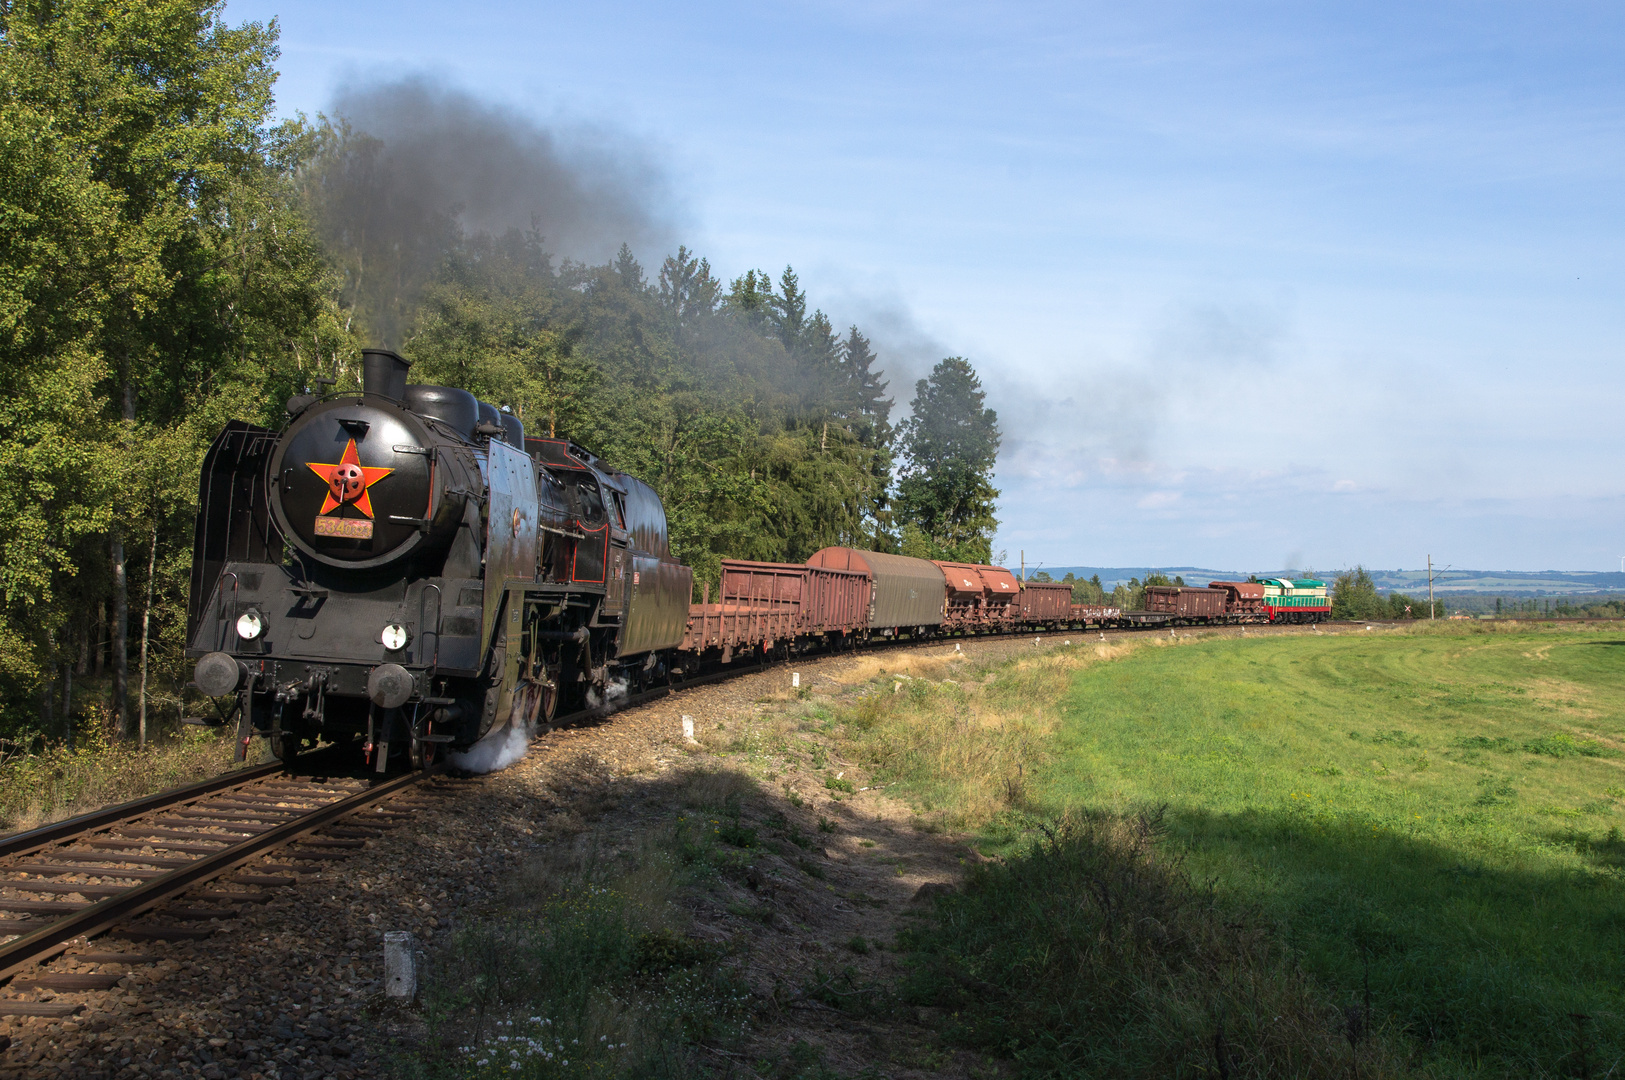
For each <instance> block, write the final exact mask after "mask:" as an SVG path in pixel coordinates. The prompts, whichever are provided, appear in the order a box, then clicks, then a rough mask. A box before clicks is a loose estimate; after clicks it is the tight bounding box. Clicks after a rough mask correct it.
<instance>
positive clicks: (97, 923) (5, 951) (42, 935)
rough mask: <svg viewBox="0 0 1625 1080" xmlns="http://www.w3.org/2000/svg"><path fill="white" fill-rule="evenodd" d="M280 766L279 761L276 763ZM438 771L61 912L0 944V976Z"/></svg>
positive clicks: (407, 777)
mask: <svg viewBox="0 0 1625 1080" xmlns="http://www.w3.org/2000/svg"><path fill="white" fill-rule="evenodd" d="M280 767H281V765H280V763H278V768H280ZM437 774H438V770H435V771H428V770H420V771H415V772H409V773H403V774H402V775H400V776H397V777H394V778H393V779H390V780H385V781H383V782H382V783H379V784H377V785H375V786H373V787H371V788H368V789H367V790H366V791H359V792H357V793H356V794H354V795H351V796H348V797H346V798H343V799H339V800H337V801H336V802H331V803H328V804H326V805H325V806H320V807H317V808H316V809H314V810H312V811H310V812H309V813H306V814H302V815H301V816H299V817H297V818H294V819H293V820H292V821H289V822H286V823H284V824H282V825H278V826H276V827H275V828H274V829H271V830H270V831H268V832H263V833H260V834H259V835H258V836H254V837H250V838H249V839H246V840H243V841H242V842H240V843H236V844H233V845H231V846H230V847H227V848H222V849H221V850H220V851H219V852H218V853H217V854H213V855H205V856H203V857H202V858H200V859H198V860H196V861H195V862H191V863H188V864H187V865H186V866H183V867H179V868H178V869H175V870H172V871H170V872H169V873H167V874H165V875H164V876H162V877H158V878H153V879H151V880H150V881H146V882H143V883H142V884H140V885H137V886H135V887H134V888H131V889H126V890H124V891H123V892H120V893H119V894H118V895H116V896H110V897H108V898H107V899H105V900H100V901H97V902H96V903H94V904H91V905H90V906H89V907H85V908H81V909H80V910H78V911H75V912H71V913H69V914H67V915H64V916H63V917H62V918H60V919H57V920H55V921H54V922H51V923H48V924H47V925H45V926H44V927H42V928H40V929H39V930H36V931H34V933H32V934H29V935H27V936H26V937H21V938H17V939H16V940H14V941H10V942H7V943H6V944H4V945H0V981H3V980H6V979H9V978H11V977H12V976H13V975H16V974H17V973H18V972H19V971H21V970H22V969H24V968H26V967H28V966H29V965H31V964H36V963H39V962H40V961H42V960H46V959H49V958H50V957H52V956H55V955H56V954H57V953H59V952H62V951H63V950H65V949H67V948H68V946H69V945H70V944H71V943H72V942H73V940H74V939H75V938H79V937H89V936H91V935H94V934H99V933H102V932H103V931H105V930H109V929H112V927H113V926H115V925H116V924H118V923H121V922H123V921H124V920H126V919H129V918H132V917H134V916H136V915H140V914H141V913H142V912H144V911H147V910H149V909H150V908H153V907H156V906H157V905H158V904H161V903H162V902H164V901H165V900H167V899H169V898H170V897H172V896H174V895H176V894H177V893H181V892H185V891H186V890H187V889H189V888H191V887H192V886H194V885H201V884H203V883H204V882H207V881H212V880H213V879H215V878H217V877H219V876H220V875H222V874H226V873H230V872H231V871H232V870H235V869H236V868H237V867H239V866H241V865H242V864H243V863H245V862H248V861H250V860H252V859H255V858H258V857H259V856H260V855H263V854H265V853H266V852H267V851H270V850H272V849H273V848H278V847H281V846H282V845H284V844H287V843H290V842H291V841H294V840H297V839H299V837H301V836H303V835H305V834H306V833H309V832H314V831H315V830H317V829H319V828H321V827H322V826H324V825H327V824H330V823H331V822H333V821H336V820H337V819H339V818H341V817H344V816H345V815H347V814H350V813H353V812H355V811H356V810H360V809H362V808H363V807H366V806H369V805H371V804H372V803H375V802H378V801H379V800H381V799H385V798H388V797H389V796H391V795H394V794H395V793H397V792H399V791H402V790H404V789H406V788H409V787H411V786H413V785H414V784H417V783H420V782H422V781H424V780H427V779H428V778H429V777H431V776H434V775H437Z"/></svg>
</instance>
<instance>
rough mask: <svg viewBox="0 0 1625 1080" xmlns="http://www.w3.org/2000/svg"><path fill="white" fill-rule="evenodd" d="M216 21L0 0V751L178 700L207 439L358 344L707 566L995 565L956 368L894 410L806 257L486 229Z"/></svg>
mask: <svg viewBox="0 0 1625 1080" xmlns="http://www.w3.org/2000/svg"><path fill="white" fill-rule="evenodd" d="M223 11H224V5H223V4H218V3H214V4H211V3H204V2H199V0H152V2H149V3H144V4H139V5H118V4H113V3H108V2H100V0H66V2H46V0H0V469H3V471H4V475H5V477H6V479H7V482H6V483H5V484H4V485H0V522H3V523H4V525H3V527H0V581H3V585H4V603H3V605H0V737H4V738H6V739H8V740H11V741H10V743H8V744H7V745H26V744H27V743H28V742H29V741H30V740H37V739H39V738H42V737H49V738H62V737H66V736H71V735H72V734H73V733H74V732H75V731H76V730H78V729H79V728H81V727H86V726H89V727H97V728H98V729H100V730H105V731H107V732H110V733H113V734H115V735H120V736H125V737H131V736H134V735H135V734H136V733H137V732H145V731H146V730H147V727H148V725H149V724H151V725H155V728H154V730H156V729H157V728H158V727H163V726H171V727H172V726H173V725H174V724H175V723H176V722H177V721H178V720H179V718H180V716H181V715H182V713H183V711H184V708H183V706H184V704H185V702H184V695H185V690H184V684H185V682H186V681H187V678H188V677H189V671H188V664H187V663H186V661H185V658H184V655H183V653H184V647H185V643H184V640H183V638H184V632H185V626H184V612H185V606H186V604H185V601H186V595H185V593H186V588H187V578H188V572H189V568H190V562H191V542H192V528H193V514H194V510H195V506H196V501H197V479H198V468H199V464H200V462H201V459H202V455H203V454H204V452H205V451H206V450H207V448H208V446H209V445H210V442H211V441H212V440H213V438H214V437H215V435H216V434H217V433H218V432H219V431H220V429H221V428H222V427H223V426H224V425H225V424H226V423H227V422H228V421H229V420H233V419H239V420H245V421H248V422H251V423H256V424H261V425H265V426H267V427H272V428H276V427H279V426H280V425H281V422H282V418H283V403H284V402H285V401H286V400H287V399H288V398H289V397H290V396H293V395H296V394H301V393H305V392H309V391H316V392H321V391H322V390H323V389H324V388H329V387H330V388H332V389H335V390H340V391H342V390H346V389H354V388H356V387H358V386H359V376H360V371H359V361H360V350H361V349H362V348H363V347H370V346H373V345H385V346H388V347H393V348H397V349H398V350H399V351H400V352H401V353H402V354H403V355H405V356H406V357H407V358H408V359H409V360H411V361H412V363H413V367H412V373H411V381H413V382H423V383H443V384H450V385H456V386H461V387H464V388H466V389H468V390H471V391H473V392H474V393H476V394H477V395H479V396H480V397H481V398H484V399H486V400H488V401H491V402H493V403H495V404H499V405H503V406H507V407H509V408H511V409H512V410H513V412H515V413H516V414H518V415H519V416H520V417H521V418H522V419H523V420H524V422H525V424H526V427H527V429H528V431H529V432H530V433H532V434H536V433H543V432H545V433H551V434H556V435H560V436H566V437H568V438H570V439H573V440H575V441H576V442H578V443H580V444H582V445H584V446H586V447H588V448H590V449H591V450H592V451H594V452H595V453H597V454H600V455H602V456H603V457H605V458H607V459H608V460H609V461H611V462H612V463H614V464H615V465H616V466H617V467H619V468H622V469H624V470H626V471H627V472H630V473H632V474H634V475H636V476H639V477H640V478H642V479H644V480H646V481H648V482H649V483H650V484H652V485H653V486H654V487H655V488H656V489H657V490H658V491H659V493H660V494H661V496H662V498H663V499H664V500H665V504H666V509H667V514H668V516H669V519H670V526H671V533H672V539H673V546H674V549H675V551H676V553H677V554H678V555H679V556H680V557H681V558H682V559H683V560H684V561H685V562H687V563H689V564H690V565H691V566H693V567H695V570H696V578H697V580H698V581H700V582H704V581H707V580H715V576H716V574H717V567H718V564H719V561H720V560H721V559H723V558H749V559H761V560H772V561H801V560H804V559H805V558H806V557H807V556H808V555H809V554H810V553H812V552H813V551H815V550H817V549H818V548H820V547H823V546H825V545H829V544H848V545H852V546H857V547H865V548H874V549H880V550H894V551H906V552H907V553H909V554H919V555H924V556H928V557H937V558H952V559H961V560H967V561H976V562H986V561H988V560H989V558H990V555H991V550H990V546H991V538H992V536H993V532H994V530H995V528H996V525H997V522H996V520H995V517H994V514H995V501H996V499H997V497H998V491H997V490H995V488H994V487H993V484H992V475H993V466H994V463H995V460H996V457H997V453H998V447H999V441H1000V432H999V426H998V417H997V415H996V414H995V412H994V411H993V410H992V409H990V408H988V407H987V405H986V402H985V396H984V393H983V391H982V388H981V384H980V381H979V379H978V377H977V375H976V372H975V370H974V368H973V367H972V365H971V364H970V363H969V362H968V361H966V360H965V359H963V358H960V357H948V358H945V359H943V360H942V361H941V363H939V364H937V365H936V367H935V368H934V369H933V370H932V371H931V372H930V374H929V377H928V378H925V379H921V380H919V381H918V383H917V384H916V385H915V386H914V387H913V394H912V398H911V400H910V406H909V408H908V411H907V413H906V414H903V413H902V410H900V409H899V408H898V395H897V394H895V393H894V392H893V391H892V388H891V386H890V384H889V381H888V379H887V377H886V374H885V371H884V369H883V367H882V360H881V358H880V357H878V356H877V355H876V353H875V351H874V349H873V347H872V346H871V343H870V340H869V339H868V337H866V336H865V334H864V333H863V331H862V330H861V329H860V328H859V327H857V326H847V327H844V328H843V327H837V326H835V325H833V324H832V322H831V320H830V318H829V317H828V316H826V315H825V314H824V312H823V311H822V310H820V309H819V308H817V307H816V306H814V305H812V304H811V303H810V301H809V299H808V296H807V293H806V291H805V290H804V289H803V288H802V287H801V285H800V282H799V280H798V278H797V275H796V273H795V272H794V270H793V269H791V268H790V267H788V266H786V267H785V268H784V270H783V271H782V272H780V273H779V274H778V275H777V276H776V277H775V276H773V275H771V274H769V273H767V272H764V271H762V270H760V269H755V268H746V269H744V270H743V272H742V273H739V274H737V275H733V276H728V275H720V276H719V274H718V273H717V272H716V271H715V270H714V269H713V268H712V266H711V265H710V263H709V262H708V261H707V260H706V259H705V258H703V257H702V256H700V255H699V254H697V253H695V252H692V251H690V250H688V249H687V248H686V247H681V246H679V247H678V248H677V250H676V251H674V252H670V253H669V254H668V253H663V255H662V257H661V261H660V263H659V265H658V266H657V267H656V266H649V267H646V266H645V265H643V264H642V263H640V261H639V259H638V258H637V256H636V255H635V254H634V252H633V250H632V248H631V247H630V246H629V245H627V244H625V243H623V244H622V245H621V247H620V250H619V253H618V255H616V256H615V257H613V258H611V259H610V260H608V261H607V262H604V263H602V264H592V263H591V262H587V261H581V260H576V259H571V258H567V257H560V256H558V255H556V254H554V253H553V252H552V251H550V248H549V244H548V239H547V237H548V222H547V221H545V220H535V221H533V222H532V224H531V226H530V227H529V228H511V227H510V228H504V229H501V230H487V229H476V228H471V227H468V226H466V225H465V223H464V221H463V219H462V217H461V216H460V214H459V207H458V206H457V205H455V204H451V203H444V202H442V203H436V202H434V201H433V198H432V194H433V193H432V192H429V193H426V192H425V191H423V190H421V189H414V188H413V187H412V186H411V184H410V178H409V177H405V176H404V175H403V172H404V171H403V170H401V169H399V168H392V167H391V157H390V155H391V146H390V145H389V144H388V143H387V142H386V141H384V140H382V139H380V138H378V137H376V136H374V135H370V134H368V133H367V132H366V131H365V130H362V129H361V128H359V127H356V126H352V124H351V123H350V122H349V121H348V120H346V119H345V118H344V117H343V116H335V117H316V118H314V119H311V118H307V117H302V116H301V117H296V118H294V119H291V120H276V119H275V118H274V96H273V88H274V84H275V81H276V74H277V73H276V66H275V65H276V61H277V56H278V53H277V27H276V25H275V23H274V22H272V23H270V24H259V23H252V22H250V23H245V24H242V25H231V24H229V23H228V21H227V20H226V19H225V17H224V14H223ZM900 415H903V416H904V418H902V419H899V416H900ZM0 749H3V747H0Z"/></svg>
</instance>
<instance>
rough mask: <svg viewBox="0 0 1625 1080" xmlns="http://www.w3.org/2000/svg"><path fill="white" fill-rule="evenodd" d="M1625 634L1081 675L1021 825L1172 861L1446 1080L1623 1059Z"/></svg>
mask: <svg viewBox="0 0 1625 1080" xmlns="http://www.w3.org/2000/svg"><path fill="white" fill-rule="evenodd" d="M1622 675H1625V632H1622V631H1621V630H1620V629H1619V628H1617V627H1604V628H1600V629H1599V628H1592V629H1588V630H1540V629H1532V630H1522V631H1517V632H1493V633H1484V632H1472V631H1470V630H1466V629H1462V628H1459V627H1450V628H1438V629H1437V630H1435V629H1433V628H1423V629H1420V630H1412V631H1407V632H1397V633H1390V632H1378V631H1374V632H1371V633H1363V632H1358V631H1352V632H1351V631H1343V632H1341V633H1338V634H1335V635H1333V634H1321V635H1312V634H1311V635H1297V636H1291V637H1278V638H1254V639H1245V640H1241V639H1208V640H1201V641H1194V642H1191V643H1188V644H1182V645H1178V646H1175V647H1161V648H1140V649H1137V650H1135V651H1134V652H1132V653H1131V654H1130V655H1127V656H1125V657H1123V658H1121V659H1118V660H1116V661H1114V662H1111V663H1100V664H1093V665H1089V666H1086V667H1083V668H1082V669H1080V670H1079V671H1077V672H1076V673H1075V675H1074V676H1073V678H1072V681H1071V685H1070V688H1069V689H1068V690H1067V691H1066V693H1065V694H1064V696H1063V698H1062V700H1061V701H1060V702H1059V723H1058V724H1056V725H1054V726H1053V728H1052V730H1051V731H1050V733H1049V736H1048V738H1047V739H1046V743H1047V748H1046V749H1047V752H1046V753H1045V754H1044V755H1043V764H1041V765H1040V766H1038V767H1037V768H1036V769H1035V771H1034V774H1033V775H1032V777H1031V780H1030V782H1029V784H1028V788H1027V801H1028V806H1029V807H1030V808H1031V809H1033V810H1037V811H1039V812H1041V813H1045V814H1048V815H1059V814H1061V813H1063V812H1065V811H1066V810H1068V809H1077V808H1088V809H1092V810H1100V809H1106V810H1115V811H1119V812H1123V813H1128V812H1132V811H1134V810H1136V809H1139V808H1143V807H1147V806H1155V805H1159V804H1164V803H1165V804H1167V806H1168V814H1167V821H1168V823H1169V827H1170V839H1169V841H1168V843H1169V844H1171V845H1174V846H1176V847H1177V848H1178V849H1180V850H1182V851H1183V852H1184V853H1185V856H1186V859H1187V867H1188V869H1189V870H1190V872H1191V873H1192V874H1193V875H1194V876H1195V877H1196V878H1197V879H1198V880H1212V881H1213V882H1214V884H1215V886H1216V888H1217V890H1218V892H1219V895H1220V896H1221V897H1222V898H1224V900H1225V901H1226V902H1227V903H1232V904H1236V905H1239V906H1250V907H1253V908H1255V909H1257V910H1261V911H1262V912H1263V913H1264V914H1265V915H1266V916H1267V917H1269V918H1270V919H1272V920H1273V921H1274V922H1275V923H1276V924H1277V925H1278V926H1279V927H1280V928H1281V933H1282V934H1284V936H1285V937H1286V939H1287V940H1288V941H1289V942H1290V943H1291V944H1292V945H1293V946H1294V947H1295V948H1296V949H1297V950H1298V951H1299V953H1300V955H1301V956H1302V958H1303V961H1304V964H1305V966H1306V967H1307V968H1308V970H1309V971H1310V972H1311V973H1312V974H1313V975H1314V976H1316V977H1317V978H1318V979H1319V980H1320V981H1321V982H1322V984H1323V985H1325V986H1326V987H1328V988H1329V992H1330V993H1331V994H1332V995H1333V996H1334V997H1335V998H1337V999H1339V1000H1345V1001H1350V1002H1352V1001H1355V1000H1356V999H1358V998H1359V997H1361V996H1363V982H1364V980H1365V979H1366V978H1367V977H1368V978H1369V985H1370V994H1371V1001H1372V1006H1373V1013H1374V1014H1375V1017H1376V1018H1377V1019H1378V1020H1379V1021H1381V1022H1386V1023H1387V1024H1389V1025H1390V1026H1392V1027H1394V1028H1397V1029H1399V1030H1402V1031H1404V1032H1405V1033H1407V1034H1408V1035H1409V1036H1411V1037H1413V1038H1414V1039H1416V1040H1418V1044H1419V1046H1420V1048H1421V1052H1422V1054H1423V1056H1424V1057H1425V1058H1427V1059H1429V1060H1431V1061H1432V1062H1433V1063H1434V1065H1435V1066H1440V1065H1443V1066H1445V1068H1446V1071H1465V1072H1469V1073H1471V1072H1474V1071H1477V1070H1479V1069H1482V1070H1483V1071H1484V1073H1486V1074H1514V1075H1516V1074H1541V1075H1573V1076H1580V1075H1591V1076H1598V1077H1601V1076H1604V1075H1607V1074H1609V1073H1610V1070H1613V1071H1615V1072H1618V1071H1619V1070H1618V1069H1616V1068H1615V1066H1616V1064H1617V1063H1618V1062H1619V1061H1620V1060H1621V1058H1622V1056H1625V889H1622V885H1625V881H1622V876H1621V869H1622V867H1625V840H1621V836H1620V825H1621V823H1622V822H1625V813H1622V809H1625V679H1622V678H1621V676H1622Z"/></svg>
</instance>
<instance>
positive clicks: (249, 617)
mask: <svg viewBox="0 0 1625 1080" xmlns="http://www.w3.org/2000/svg"><path fill="white" fill-rule="evenodd" d="M264 632H265V620H264V619H262V618H260V613H259V612H257V611H245V612H243V613H242V614H241V615H239V616H237V636H238V637H240V638H242V639H243V640H244V641H253V640H254V639H255V638H257V637H259V636H260V635H261V634H262V633H264Z"/></svg>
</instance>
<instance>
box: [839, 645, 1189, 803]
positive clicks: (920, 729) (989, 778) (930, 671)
mask: <svg viewBox="0 0 1625 1080" xmlns="http://www.w3.org/2000/svg"><path fill="white" fill-rule="evenodd" d="M1156 644H1162V643H1160V642H1158V643H1156ZM1143 647H1145V645H1144V644H1142V643H1140V642H1137V641H1128V642H1125V641H1114V642H1109V643H1090V644H1079V645H1074V646H1071V647H1062V648H1058V649H1054V650H1050V651H1046V652H1040V653H1036V654H1035V655H1032V656H1029V657H1024V658H1021V659H1017V660H1014V661H1006V662H1002V663H1000V664H998V665H997V666H995V667H993V668H984V667H981V666H978V665H976V664H974V663H972V662H970V661H969V660H968V659H966V658H965V657H964V656H963V655H962V654H956V653H954V652H953V651H952V650H951V649H948V650H945V651H935V650H933V651H932V652H919V653H909V654H904V655H901V656H881V657H868V658H865V659H864V660H862V661H860V662H859V663H858V664H856V665H854V666H853V668H852V669H851V670H850V671H849V672H848V674H847V675H846V676H845V681H847V682H848V683H849V684H850V683H863V682H867V683H869V684H870V686H869V688H868V690H867V691H866V692H865V693H864V694H863V695H862V696H861V697H860V698H859V699H858V701H857V704H856V705H855V706H853V707H852V708H851V709H849V710H847V712H846V713H845V714H844V715H842V716H841V719H842V720H843V721H845V732H846V736H847V739H848V744H847V746H848V751H847V752H848V753H850V754H853V755H856V756H857V758H858V760H861V761H863V762H865V763H866V764H868V765H869V766H870V768H871V770H872V772H873V774H874V777H875V780H876V781H877V782H879V783H899V782H900V783H902V784H904V785H905V786H907V787H908V788H909V789H911V791H912V793H913V794H914V795H915V796H916V800H917V802H918V803H919V805H920V808H921V809H923V810H926V811H939V812H940V820H941V823H942V824H943V825H946V826H948V827H951V828H969V827H975V826H978V825H981V824H984V823H986V822H988V821H990V820H992V819H993V818H994V817H996V816H998V815H999V814H1001V813H1003V812H1006V811H1009V810H1019V809H1023V808H1024V807H1025V805H1026V792H1027V783H1028V778H1029V776H1030V775H1031V773H1032V772H1033V770H1034V769H1035V768H1037V767H1039V766H1040V765H1042V764H1043V762H1044V760H1045V755H1046V753H1047V751H1046V747H1047V745H1048V744H1049V742H1050V737H1051V736H1052V735H1053V734H1054V733H1055V731H1056V729H1057V727H1058V726H1059V725H1060V715H1059V712H1058V711H1057V705H1058V702H1059V701H1060V700H1061V698H1062V697H1064V696H1065V694H1066V692H1067V690H1068V688H1069V687H1070V686H1071V684H1072V678H1073V676H1074V675H1075V674H1076V673H1077V672H1078V671H1079V670H1081V669H1083V668H1086V667H1089V666H1091V665H1094V664H1099V663H1104V662H1107V661H1110V660H1114V659H1116V658H1118V657H1120V656H1125V655H1127V654H1128V653H1130V652H1132V651H1134V650H1135V649H1138V648H1143Z"/></svg>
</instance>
